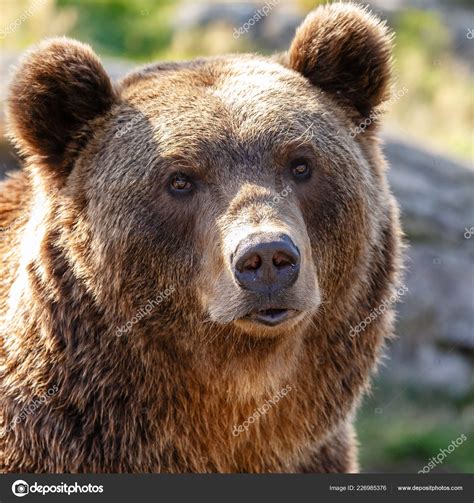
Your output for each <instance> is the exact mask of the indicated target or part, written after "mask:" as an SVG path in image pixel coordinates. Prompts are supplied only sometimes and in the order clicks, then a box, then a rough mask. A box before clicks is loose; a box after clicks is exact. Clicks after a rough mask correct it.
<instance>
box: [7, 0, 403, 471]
mask: <svg viewBox="0 0 474 503" xmlns="http://www.w3.org/2000/svg"><path fill="white" fill-rule="evenodd" d="M389 55H390V37H389V35H388V34H387V33H386V30H385V28H384V26H383V25H381V24H380V23H379V22H378V21H377V20H375V19H374V18H373V17H372V16H371V15H369V14H368V13H367V12H366V11H364V10H362V9H360V8H359V7H356V6H353V5H350V4H337V5H332V6H327V7H323V8H320V9H318V10H316V11H315V12H314V13H313V14H311V15H310V16H309V17H308V18H307V20H306V21H305V22H304V23H303V25H302V27H301V28H300V29H299V30H298V32H297V34H296V37H295V40H294V42H293V44H292V46H291V48H290V50H289V52H288V53H287V54H285V55H282V56H280V57H278V58H275V59H274V60H269V59H265V58H261V57H257V56H248V55H238V56H226V57H220V58H212V59H203V60H196V61H193V62H189V63H181V64H177V63H170V64H160V65H152V66H149V67H146V68H144V69H141V70H139V71H137V72H135V73H133V74H132V75H130V76H128V77H127V78H126V79H124V80H123V81H122V82H121V83H120V84H119V85H118V86H117V87H116V88H114V87H113V86H112V84H111V83H110V81H109V79H108V77H107V75H106V73H105V71H104V70H103V68H102V66H101V65H100V63H99V61H98V59H97V58H96V56H95V55H93V53H92V52H91V50H90V48H88V47H87V46H84V45H82V44H79V43H77V42H74V41H71V40H68V39H56V40H53V41H47V42H45V43H43V44H41V45H39V46H38V47H37V48H36V49H34V50H33V51H32V52H30V53H29V54H27V55H26V57H25V59H24V61H23V62H22V63H21V65H20V66H19V68H18V70H17V72H16V75H15V76H14V78H13V82H12V86H11V93H10V98H9V103H8V106H9V112H8V117H9V123H10V132H11V137H12V139H13V141H14V142H15V143H16V145H17V146H18V148H19V149H20V150H21V151H22V153H23V154H24V155H25V157H26V165H25V167H24V169H23V171H22V172H21V173H16V174H13V175H12V176H11V177H10V179H9V180H7V181H6V182H4V183H3V184H2V185H1V192H0V226H1V227H2V228H3V229H4V232H2V234H1V236H0V267H1V283H0V323H1V326H2V332H1V338H0V358H1V361H0V363H1V368H0V372H1V373H0V428H1V430H0V432H1V435H0V471H2V472H134V473H136V472H174V473H176V472H351V471H357V469H358V464H357V452H356V440H355V433H354V431H353V427H352V420H353V417H354V413H355V410H356V407H357V405H358V402H359V400H360V397H361V396H362V394H363V392H364V390H366V389H367V386H368V382H369V377H370V374H371V372H372V371H373V369H374V367H375V366H376V363H377V360H378V358H379V356H380V351H381V348H382V346H383V341H384V339H385V338H387V337H389V336H390V334H391V330H392V312H391V309H387V310H386V311H385V312H384V313H383V314H381V315H380V316H379V317H378V318H376V319H374V320H373V321H372V323H371V324H370V325H369V326H367V328H366V329H365V331H363V332H361V333H359V334H358V335H357V336H356V337H351V327H352V326H355V325H357V324H358V323H359V322H360V321H361V320H362V319H364V318H365V317H366V316H367V315H368V314H369V313H370V312H371V310H373V309H374V308H376V307H378V306H379V305H381V303H382V302H383V301H384V300H385V299H387V298H388V297H390V295H392V293H393V292H394V288H395V287H396V285H397V281H398V271H399V268H400V229H399V223H398V211H397V207H396V204H395V202H394V199H393V197H392V195H391V194H390V191H389V189H388V187H387V184H386V180H385V169H386V168H385V161H384V159H383V157H382V155H381V152H380V147H379V144H378V141H377V138H376V129H377V128H376V125H372V126H371V127H370V128H367V130H366V132H365V133H361V134H359V135H357V136H356V137H355V138H353V137H352V136H353V135H352V136H351V135H350V132H351V128H352V127H354V125H357V123H358V122H360V121H362V120H363V119H364V118H365V117H367V116H368V114H370V112H371V111H372V110H373V109H374V108H376V107H378V106H380V105H381V104H382V101H383V100H384V99H385V98H386V96H387V95H388V91H389V89H388V83H389V73H390V61H389V57H390V56H389ZM302 157H304V158H305V159H306V162H307V163H308V164H309V165H310V166H311V169H312V175H311V177H310V178H309V179H308V180H306V181H304V182H297V181H295V180H294V179H293V178H292V175H291V170H290V169H289V168H288V166H291V163H292V161H293V160H294V159H295V158H297V159H300V158H302ZM176 171H179V172H184V173H186V174H188V175H189V176H191V177H192V179H193V180H194V181H195V192H194V193H193V194H192V195H187V196H183V197H175V196H173V195H172V194H171V193H170V191H169V190H168V188H167V187H168V184H169V180H170V176H172V174H173V173H175V172H176ZM285 189H287V191H286V195H285V196H284V197H280V198H277V201H278V202H277V203H272V204H269V201H273V200H274V197H275V196H277V195H278V194H281V193H282V192H283V190H285ZM268 229H270V230H278V231H279V232H285V233H286V234H288V235H289V236H291V238H292V239H293V241H294V242H295V243H296V244H297V245H298V246H299V248H300V250H301V272H300V276H299V278H298V281H297V282H296V283H295V284H294V286H292V287H291V289H289V290H288V291H286V292H284V293H283V294H282V295H281V296H280V297H278V298H277V299H273V302H276V301H278V302H280V303H281V305H283V304H284V305H285V306H290V307H291V308H293V309H298V310H299V311H300V312H301V316H299V317H298V318H297V319H296V320H295V321H293V322H288V323H286V324H284V325H283V326H282V328H278V327H277V328H275V329H267V328H262V327H260V326H257V325H254V324H252V323H250V322H248V321H245V320H242V318H243V316H244V315H245V313H247V312H249V310H251V309H257V308H260V309H261V308H263V307H262V306H266V305H267V304H266V303H267V302H269V300H268V299H266V298H261V297H258V296H256V295H251V294H250V293H249V292H246V291H243V290H242V289H241V288H239V286H238V285H237V284H236V282H235V281H234V280H233V277H232V274H231V270H230V267H229V256H230V255H231V254H232V251H233V250H234V249H235V246H236V244H237V243H238V240H239V239H241V237H242V236H245V235H248V234H249V233H252V232H257V231H259V232H260V231H266V230H268ZM167 288H168V289H170V291H172V293H171V294H170V295H168V296H162V297H161V300H160V303H159V305H157V306H156V305H155V306H154V308H153V310H152V311H151V312H150V313H149V314H147V315H146V316H143V317H140V318H139V319H138V320H137V322H136V323H134V325H133V328H132V329H131V330H130V331H129V332H126V333H120V335H121V336H117V335H118V331H117V329H118V328H119V327H122V326H124V325H126V324H127V322H128V321H129V320H131V319H132V318H133V317H135V319H137V317H136V313H137V311H138V310H139V309H140V308H142V306H144V305H146V304H147V302H148V301H149V299H156V297H157V296H158V295H159V294H160V293H162V292H164V291H165V290H166V289H167ZM288 386H289V387H290V388H291V391H289V392H288V393H287V394H286V396H284V397H282V398H281V399H280V400H278V401H277V403H275V404H274V405H273V406H272V407H271V408H270V409H269V410H267V411H266V413H265V414H261V415H260V416H259V417H258V418H257V419H255V421H254V422H253V423H251V424H249V427H248V429H247V430H244V431H242V432H240V433H239V434H236V430H235V428H234V427H235V426H238V425H241V424H242V423H244V421H246V420H247V418H248V417H250V416H251V415H253V414H254V412H255V410H256V409H258V408H261V407H262V405H264V403H265V402H266V401H267V400H269V399H271V398H272V397H273V396H274V395H275V394H276V393H277V392H278V391H279V390H281V389H282V388H284V387H288ZM51 390H53V391H54V392H51ZM48 391H49V392H50V393H48ZM45 396H46V398H45V399H44V400H42V402H41V404H40V405H39V406H38V407H35V410H34V412H32V413H25V412H24V409H25V407H26V408H28V406H29V405H31V403H34V401H35V400H38V399H39V398H40V397H45ZM22 411H23V413H22ZM17 418H20V420H18V419H17ZM237 431H238V430H237Z"/></svg>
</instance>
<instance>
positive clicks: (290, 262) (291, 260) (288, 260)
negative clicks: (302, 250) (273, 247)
mask: <svg viewBox="0 0 474 503" xmlns="http://www.w3.org/2000/svg"><path fill="white" fill-rule="evenodd" d="M295 263H296V258H295V257H290V256H289V255H287V254H286V253H285V252H282V251H278V252H276V253H275V255H273V265H274V266H275V267H276V268H277V269H284V268H285V267H291V266H294V265H295Z"/></svg>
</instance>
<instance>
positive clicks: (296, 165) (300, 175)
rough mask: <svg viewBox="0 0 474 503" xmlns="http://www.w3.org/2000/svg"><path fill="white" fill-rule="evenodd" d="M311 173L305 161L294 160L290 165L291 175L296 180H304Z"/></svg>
mask: <svg viewBox="0 0 474 503" xmlns="http://www.w3.org/2000/svg"><path fill="white" fill-rule="evenodd" d="M310 173H311V170H310V168H309V163H308V161H307V160H306V159H296V160H294V161H293V162H292V163H291V174H292V175H293V177H294V178H296V179H297V180H306V179H307V178H308V177H309V175H310Z"/></svg>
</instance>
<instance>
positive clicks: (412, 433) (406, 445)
mask: <svg viewBox="0 0 474 503" xmlns="http://www.w3.org/2000/svg"><path fill="white" fill-rule="evenodd" d="M473 394H474V393H473ZM473 398H474V396H469V397H465V398H464V399H462V400H455V399H453V398H452V397H450V396H448V395H444V394H443V393H440V392H439V391H436V392H435V391H431V392H430V391H425V390H423V391H420V389H419V388H415V387H413V386H412V387H406V388H405V387H404V386H403V385H401V384H394V383H391V384H388V383H387V382H384V381H379V382H378V383H377V386H375V387H374V389H373V392H372V395H371V396H370V397H368V398H366V400H365V402H364V405H363V407H362V408H361V410H360V412H359V415H358V418H357V423H356V428H357V433H358V437H359V442H360V462H361V466H362V468H363V471H365V472H405V473H413V472H418V470H421V469H423V467H424V466H426V465H427V464H428V463H429V461H430V460H431V458H432V457H436V455H437V454H438V453H439V452H440V449H447V448H448V446H449V445H450V444H451V442H452V441H453V440H456V439H457V438H459V437H460V436H461V435H462V434H464V435H465V436H466V437H467V441H465V442H464V443H463V444H462V445H460V446H459V447H457V448H456V449H455V450H454V451H453V452H452V453H450V454H448V455H447V456H446V458H445V459H444V460H443V462H442V463H441V464H437V465H436V467H435V468H434V469H433V470H432V473H452V472H454V473H474V454H473V452H472V439H473V438H474V401H473Z"/></svg>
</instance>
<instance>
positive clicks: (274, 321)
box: [244, 308, 300, 327]
mask: <svg viewBox="0 0 474 503" xmlns="http://www.w3.org/2000/svg"><path fill="white" fill-rule="evenodd" d="M299 312H300V311H297V310H296V309H284V308H282V309H280V308H270V309H260V310H258V311H253V312H251V313H249V314H247V316H245V317H244V319H245V320H248V321H251V322H253V323H259V324H261V325H265V326H267V327H276V326H277V325H281V324H282V323H284V322H285V321H288V320H290V319H292V318H294V317H296V316H297V315H298V314H299Z"/></svg>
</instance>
